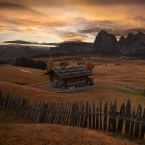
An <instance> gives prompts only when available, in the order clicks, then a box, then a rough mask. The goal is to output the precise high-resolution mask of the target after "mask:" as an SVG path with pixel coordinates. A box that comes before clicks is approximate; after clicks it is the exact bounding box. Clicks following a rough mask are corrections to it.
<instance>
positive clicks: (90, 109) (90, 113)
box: [89, 105, 92, 128]
mask: <svg viewBox="0 0 145 145" xmlns="http://www.w3.org/2000/svg"><path fill="white" fill-rule="evenodd" d="M91 116H92V115H91V106H90V105H89V128H91Z"/></svg>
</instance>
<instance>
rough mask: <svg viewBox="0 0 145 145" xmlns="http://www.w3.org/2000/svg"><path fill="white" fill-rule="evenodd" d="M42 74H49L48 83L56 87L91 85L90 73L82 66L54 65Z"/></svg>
mask: <svg viewBox="0 0 145 145" xmlns="http://www.w3.org/2000/svg"><path fill="white" fill-rule="evenodd" d="M44 75H49V76H50V83H51V84H52V85H53V86H54V87H58V88H71V87H79V86H86V85H93V79H91V78H89V77H88V76H89V75H92V73H91V72H90V71H89V70H87V69H86V68H85V67H82V66H71V67H54V68H52V69H51V70H50V71H47V72H46V73H45V74H44Z"/></svg>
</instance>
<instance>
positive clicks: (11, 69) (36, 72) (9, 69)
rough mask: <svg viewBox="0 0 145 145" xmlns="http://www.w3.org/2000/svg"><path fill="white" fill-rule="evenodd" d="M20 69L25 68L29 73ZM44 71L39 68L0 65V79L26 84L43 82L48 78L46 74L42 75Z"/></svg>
mask: <svg viewBox="0 0 145 145" xmlns="http://www.w3.org/2000/svg"><path fill="white" fill-rule="evenodd" d="M21 70H27V71H29V72H31V73H29V72H23V71H21ZM45 72H46V71H45V70H40V69H33V68H24V67H23V68H22V67H16V66H11V65H0V81H5V82H10V83H16V82H18V83H27V84H36V83H43V82H47V81H48V80H49V79H47V77H46V76H42V75H43V74H44V73H45ZM48 82H49V81H48Z"/></svg>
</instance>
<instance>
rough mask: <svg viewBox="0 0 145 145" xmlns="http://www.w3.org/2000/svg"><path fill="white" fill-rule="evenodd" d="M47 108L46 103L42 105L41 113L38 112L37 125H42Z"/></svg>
mask: <svg viewBox="0 0 145 145" xmlns="http://www.w3.org/2000/svg"><path fill="white" fill-rule="evenodd" d="M47 108H48V104H47V103H45V104H43V105H42V108H41V112H40V117H39V123H43V122H44V119H45V115H46V112H47Z"/></svg>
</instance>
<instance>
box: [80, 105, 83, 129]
mask: <svg viewBox="0 0 145 145" xmlns="http://www.w3.org/2000/svg"><path fill="white" fill-rule="evenodd" d="M83 123H84V103H83V104H82V107H81V119H80V127H83V126H84V125H83Z"/></svg>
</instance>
